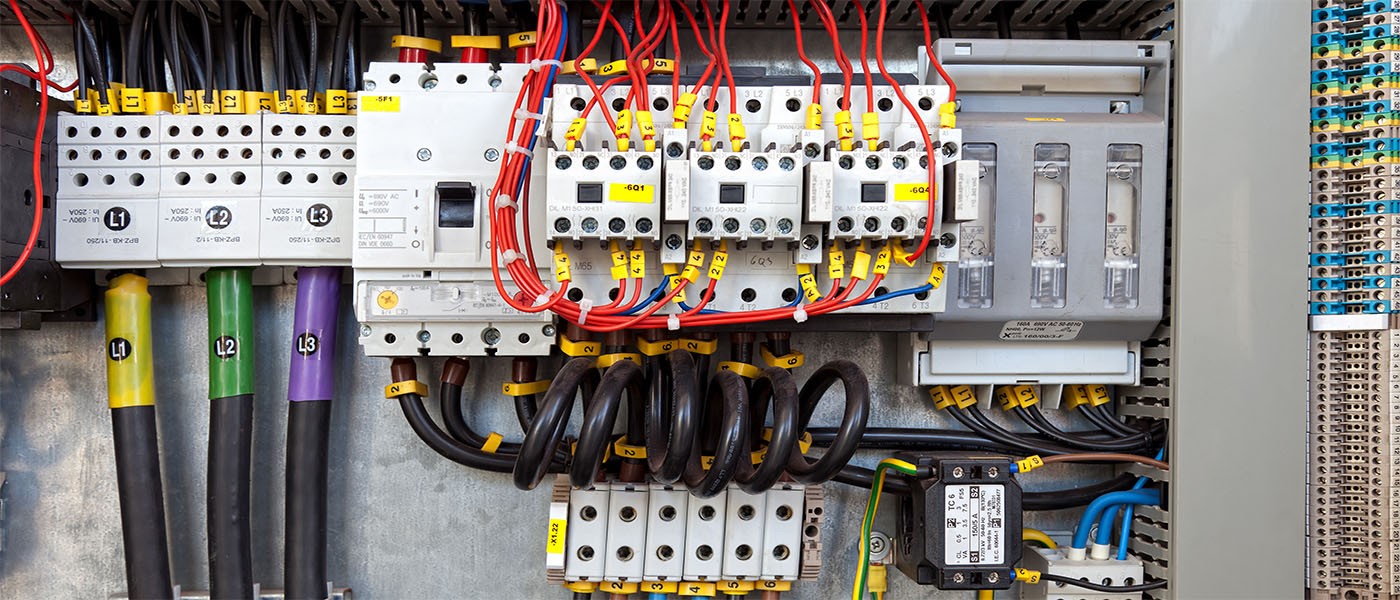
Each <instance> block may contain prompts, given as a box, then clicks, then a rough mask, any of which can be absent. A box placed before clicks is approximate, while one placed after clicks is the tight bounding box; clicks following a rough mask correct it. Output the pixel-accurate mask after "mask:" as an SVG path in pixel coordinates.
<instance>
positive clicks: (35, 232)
mask: <svg viewBox="0 0 1400 600" xmlns="http://www.w3.org/2000/svg"><path fill="white" fill-rule="evenodd" d="M10 10H12V11H14V13H15V17H16V18H17V19H19V24H20V25H21V26H22V27H23V28H24V35H26V36H28V37H29V45H30V47H32V48H33V49H34V62H35V63H36V64H37V65H39V69H40V72H38V73H36V74H35V75H36V76H35V77H34V79H35V81H37V82H39V120H38V123H37V124H36V125H35V127H34V129H35V131H34V197H33V201H34V224H33V225H32V226H30V228H29V240H28V241H26V242H25V243H24V250H23V251H21V252H20V253H19V258H16V259H15V264H13V265H10V268H9V270H7V271H5V274H4V275H3V276H0V285H5V284H6V283H7V282H9V281H10V279H12V278H14V276H15V274H16V273H18V272H19V270H20V268H21V267H23V266H24V263H25V262H27V261H28V260H29V255H30V253H32V252H34V245H35V244H36V243H38V241H39V229H40V228H41V226H42V225H43V223H44V177H43V173H42V168H43V165H42V163H41V162H40V156H41V154H40V153H41V152H42V151H43V148H44V120H45V117H47V116H48V114H49V73H50V72H51V71H52V69H53V64H52V61H50V64H49V66H48V67H47V68H45V67H44V51H43V49H42V48H41V46H46V45H45V44H44V43H43V42H42V41H41V40H42V38H40V37H39V33H38V32H36V31H34V26H33V25H30V24H29V19H28V18H27V17H25V16H24V12H23V11H21V10H20V9H19V2H17V1H16V0H10Z"/></svg>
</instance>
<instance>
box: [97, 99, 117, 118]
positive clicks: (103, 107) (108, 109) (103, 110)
mask: <svg viewBox="0 0 1400 600" xmlns="http://www.w3.org/2000/svg"><path fill="white" fill-rule="evenodd" d="M113 106H114V105H113V104H104V103H101V102H98V103H97V114H98V115H101V116H104V117H110V116H112V115H114V114H117V112H116V110H115V109H113V108H112V107H113Z"/></svg>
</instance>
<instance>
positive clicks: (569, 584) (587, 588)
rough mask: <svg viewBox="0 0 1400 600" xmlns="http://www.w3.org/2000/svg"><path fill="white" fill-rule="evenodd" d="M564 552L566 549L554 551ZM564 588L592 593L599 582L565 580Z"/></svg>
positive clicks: (551, 523)
mask: <svg viewBox="0 0 1400 600" xmlns="http://www.w3.org/2000/svg"><path fill="white" fill-rule="evenodd" d="M553 523H554V522H553V521H550V525H551V526H553ZM551 533H552V531H551ZM561 539H562V538H561ZM553 540H554V538H552V537H551V538H550V541H553ZM560 543H561V544H562V543H563V542H560ZM563 553H564V551H563V550H560V551H559V552H556V553H554V554H563ZM564 588H565V589H567V590H569V591H571V592H583V593H585V594H591V593H593V590H596V589H598V584H597V582H593V581H566V582H564Z"/></svg>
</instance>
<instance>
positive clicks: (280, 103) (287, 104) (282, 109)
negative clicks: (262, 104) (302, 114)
mask: <svg viewBox="0 0 1400 600" xmlns="http://www.w3.org/2000/svg"><path fill="white" fill-rule="evenodd" d="M272 110H273V112H276V113H277V114H279V115H287V114H291V113H292V97H291V96H288V95H287V94H284V93H282V92H280V91H279V92H277V103H276V105H274V106H273V107H272Z"/></svg>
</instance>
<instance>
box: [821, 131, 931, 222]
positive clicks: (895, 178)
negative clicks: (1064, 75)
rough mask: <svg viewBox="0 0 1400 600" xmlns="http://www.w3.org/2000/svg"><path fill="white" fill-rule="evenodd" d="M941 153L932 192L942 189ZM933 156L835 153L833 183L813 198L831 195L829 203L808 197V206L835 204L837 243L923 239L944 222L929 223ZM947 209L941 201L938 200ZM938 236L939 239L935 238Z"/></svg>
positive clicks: (887, 152) (862, 151)
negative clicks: (930, 175) (930, 226)
mask: <svg viewBox="0 0 1400 600" xmlns="http://www.w3.org/2000/svg"><path fill="white" fill-rule="evenodd" d="M939 156H941V154H940V153H937V152H936V153H934V155H933V160H935V161H938V163H937V164H934V165H933V171H932V172H933V176H934V185H933V186H932V190H933V192H932V193H938V192H939V191H940V190H942V189H943V185H942V181H943V168H942V164H941V159H940V158H939ZM928 160H929V157H928V155H926V154H925V153H924V152H923V151H922V150H917V151H916V150H913V149H911V150H909V151H904V152H901V151H895V150H873V151H872V150H866V149H856V150H851V151H848V152H841V151H833V152H832V155H831V165H832V167H831V172H832V182H831V185H830V186H829V187H827V186H813V187H812V188H810V193H811V195H812V196H816V195H818V194H820V193H823V192H825V193H829V194H831V198H830V199H824V200H817V199H816V198H809V199H808V203H809V205H813V206H818V205H821V204H823V203H830V204H831V206H832V226H831V227H830V228H829V230H830V237H831V238H832V239H836V240H856V239H882V240H883V239H904V238H914V237H922V236H923V233H924V228H925V227H927V226H929V223H930V222H932V223H933V224H934V225H935V226H936V225H937V224H938V223H939V222H940V221H941V218H940V216H941V215H939V214H938V213H936V212H935V213H934V215H933V218H932V219H930V218H929V208H928V202H929V194H930V193H931V192H930V186H929V168H928V162H927V161H928ZM934 200H935V202H936V206H939V207H941V206H942V199H941V198H934ZM935 237H936V234H935Z"/></svg>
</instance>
